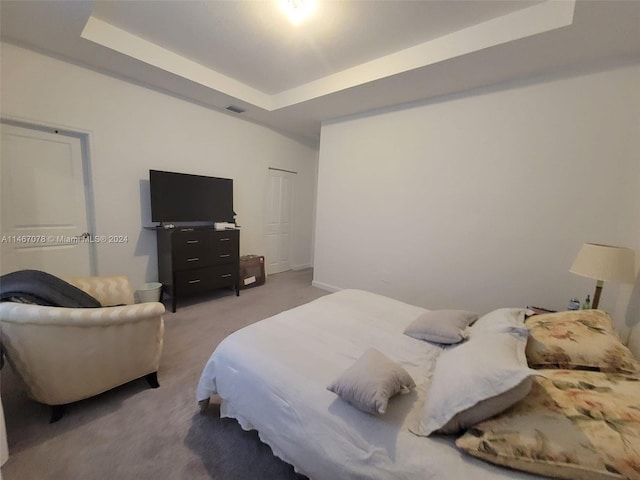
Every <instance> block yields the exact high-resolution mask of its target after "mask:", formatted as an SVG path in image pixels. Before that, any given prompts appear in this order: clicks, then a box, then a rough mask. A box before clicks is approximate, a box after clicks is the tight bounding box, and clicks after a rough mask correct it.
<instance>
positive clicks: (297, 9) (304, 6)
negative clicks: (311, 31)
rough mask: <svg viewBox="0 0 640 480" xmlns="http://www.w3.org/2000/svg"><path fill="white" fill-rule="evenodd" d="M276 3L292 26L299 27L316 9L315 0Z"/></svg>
mask: <svg viewBox="0 0 640 480" xmlns="http://www.w3.org/2000/svg"><path fill="white" fill-rule="evenodd" d="M278 3H279V4H280V8H282V10H283V11H284V13H285V14H286V15H287V17H289V20H290V21H291V23H293V24H294V25H299V24H300V22H302V20H304V19H305V18H307V17H308V16H309V15H311V13H313V11H314V10H315V8H316V0H279V2H278Z"/></svg>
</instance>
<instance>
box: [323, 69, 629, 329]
mask: <svg viewBox="0 0 640 480" xmlns="http://www.w3.org/2000/svg"><path fill="white" fill-rule="evenodd" d="M639 85H640V67H638V66H633V67H626V68H618V69H614V70H609V71H603V72H595V73H594V72H592V73H590V74H582V75H580V76H574V77H567V78H555V79H551V80H549V79H547V80H546V81H540V82H537V83H536V82H529V83H528V84H520V85H511V86H510V88H506V87H505V88H502V89H493V90H487V91H483V92H475V93H474V94H469V95H462V96H458V97H451V98H447V99H444V100H443V101H440V102H434V103H431V104H422V105H412V106H408V107H406V108H398V109H395V110H394V109H390V110H386V111H381V112H377V113H373V114H370V115H365V116H360V117H355V118H350V119H345V120H343V121H334V122H330V123H327V124H325V125H323V128H322V135H321V143H320V164H319V176H318V199H317V203H318V206H317V224H316V243H315V270H314V284H315V285H318V286H323V287H325V288H328V289H340V288H362V289H367V290H372V291H374V292H379V293H382V294H386V295H389V296H392V297H395V298H398V299H400V300H404V301H407V302H409V303H414V304H417V305H422V306H425V307H427V308H432V309H435V308H467V309H472V310H476V311H479V312H486V311H489V310H491V309H493V308H496V307H500V306H525V305H527V304H533V305H539V306H544V307H550V308H554V309H566V306H567V304H568V301H569V299H570V298H571V297H573V296H577V297H579V298H580V299H581V300H583V299H584V298H585V297H586V295H587V294H591V295H592V296H593V290H594V286H595V281H592V280H590V279H585V278H582V277H578V276H576V275H574V274H571V273H569V267H570V265H571V263H572V261H573V259H574V257H575V255H576V254H577V252H578V249H579V248H580V246H581V244H582V243H583V242H599V243H608V244H614V245H623V246H628V247H631V248H634V249H635V250H636V252H637V255H638V256H640V88H639ZM631 288H632V287H631V286H626V287H625V286H620V285H616V284H612V283H608V284H605V287H604V292H603V297H602V299H601V304H600V307H601V308H603V309H607V310H609V311H611V312H612V313H613V314H614V315H616V316H617V317H618V320H617V321H618V322H621V321H622V322H623V317H624V315H625V312H626V311H627V304H628V300H629V296H630V294H631ZM637 297H639V298H640V295H637ZM638 301H640V299H639V300H638ZM637 321H638V319H627V322H637ZM623 323H624V322H623Z"/></svg>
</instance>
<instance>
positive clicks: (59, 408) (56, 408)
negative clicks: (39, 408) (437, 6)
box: [49, 405, 67, 423]
mask: <svg viewBox="0 0 640 480" xmlns="http://www.w3.org/2000/svg"><path fill="white" fill-rule="evenodd" d="M66 408H67V406H66V405H51V420H49V423H56V422H57V421H58V420H60V419H61V418H62V417H64V412H65V410H66Z"/></svg>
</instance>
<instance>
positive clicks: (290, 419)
mask: <svg viewBox="0 0 640 480" xmlns="http://www.w3.org/2000/svg"><path fill="white" fill-rule="evenodd" d="M424 311H425V310H424V309H423V308H420V307H416V306H412V305H408V304H405V303H402V302H399V301H396V300H393V299H389V298H386V297H383V296H380V295H376V294H372V293H368V292H364V291H360V290H342V291H340V292H337V293H334V294H331V295H327V296H324V297H321V298H319V299H317V300H315V301H313V302H311V303H308V304H306V305H302V306H300V307H297V308H294V309H292V310H289V311H286V312H283V313H281V314H278V315H276V316H274V317H271V318H269V319H266V320H263V321H261V322H257V323H255V324H253V325H250V326H248V327H245V328H243V329H241V330H239V331H237V332H235V333H233V334H232V335H230V336H229V337H227V338H226V339H225V340H224V341H222V342H221V343H220V345H219V346H218V347H217V348H216V350H215V351H214V352H213V354H212V355H211V358H210V359H209V361H208V362H207V364H206V366H205V368H204V371H203V373H202V376H201V378H200V382H199V384H198V388H197V394H196V397H197V400H198V401H201V400H206V399H208V398H209V397H210V396H211V395H213V394H216V393H217V394H218V395H219V396H220V398H221V415H222V416H224V417H232V418H235V419H237V420H238V422H239V423H240V425H241V426H242V427H243V428H244V429H246V430H249V429H255V430H257V431H258V434H259V436H260V438H261V439H262V441H264V442H265V443H267V444H268V445H269V446H270V447H271V448H272V450H273V452H274V453H275V454H276V455H277V456H278V457H280V458H282V459H283V460H285V461H286V462H288V463H290V464H292V465H293V466H294V468H295V469H296V471H297V472H299V473H302V474H304V475H307V476H308V477H310V478H311V479H313V480H323V479H326V480H337V479H350V480H356V479H362V480H365V479H367V480H370V479H380V480H388V479H407V480H408V479H486V478H491V479H514V478H522V479H525V478H528V479H531V478H536V477H533V476H531V475H527V474H524V473H519V472H516V471H513V470H508V469H503V468H500V467H494V466H492V465H490V464H487V463H485V462H482V461H480V460H477V459H474V458H472V457H470V456H468V455H466V454H464V453H462V452H461V451H459V450H458V449H457V448H456V447H455V445H454V444H453V440H454V438H453V437H448V438H447V437H444V438H443V437H437V436H434V437H429V438H425V437H418V436H416V435H414V434H412V433H411V432H410V431H409V430H408V427H409V425H410V424H411V423H412V422H415V420H416V415H419V414H420V411H421V408H420V407H421V406H422V403H423V399H424V396H425V392H426V391H427V389H428V384H429V379H430V376H431V372H432V370H433V367H434V365H435V361H436V360H437V357H438V355H439V354H440V353H441V349H440V348H439V347H436V346H433V345H430V344H429V343H427V342H423V341H420V340H415V339H413V338H410V337H408V336H406V335H403V333H402V332H403V330H404V329H405V327H406V326H407V325H408V324H409V323H411V322H412V321H413V320H414V319H415V318H416V317H417V316H418V315H420V314H421V313H422V312H424ZM369 347H374V348H377V349H378V350H380V351H381V352H383V353H385V354H386V355H387V356H388V357H390V358H392V359H394V360H396V361H398V362H400V363H401V364H402V365H403V366H404V368H405V369H406V370H407V371H408V372H409V373H410V374H411V376H412V377H413V378H414V380H415V382H416V384H417V388H416V390H415V391H414V392H412V393H411V394H409V395H398V396H396V397H394V398H393V399H392V400H391V401H390V403H389V407H388V410H387V413H386V414H384V415H383V416H372V415H369V414H367V413H363V412H361V411H359V410H357V409H356V408H354V407H353V406H351V405H349V404H347V403H345V402H343V401H342V400H341V399H340V398H338V397H337V396H336V395H335V394H333V393H331V392H329V391H328V390H326V386H327V385H328V384H329V383H330V382H331V381H332V380H334V379H335V378H336V377H337V376H338V375H339V374H340V373H342V372H343V371H344V370H345V369H346V368H348V367H349V366H351V364H352V363H353V362H354V361H355V360H357V359H358V358H359V357H360V355H361V354H362V353H364V351H365V350H366V349H367V348H369ZM452 381H455V379H452Z"/></svg>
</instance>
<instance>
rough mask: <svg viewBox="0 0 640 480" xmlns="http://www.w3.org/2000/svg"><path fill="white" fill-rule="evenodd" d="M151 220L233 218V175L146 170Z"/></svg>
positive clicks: (196, 220)
mask: <svg viewBox="0 0 640 480" xmlns="http://www.w3.org/2000/svg"><path fill="white" fill-rule="evenodd" d="M149 189H150V191H151V221H152V222H160V223H164V222H233V217H234V215H235V214H234V212H233V179H230V178H218V177H205V176H202V175H190V174H187V173H176V172H163V171H161V170H149Z"/></svg>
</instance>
